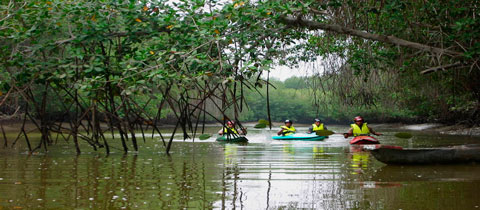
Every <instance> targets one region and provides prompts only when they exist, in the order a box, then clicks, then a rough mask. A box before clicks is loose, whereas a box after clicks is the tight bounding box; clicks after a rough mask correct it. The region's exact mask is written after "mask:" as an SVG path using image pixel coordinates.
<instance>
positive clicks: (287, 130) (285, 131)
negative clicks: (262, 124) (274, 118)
mask: <svg viewBox="0 0 480 210" xmlns="http://www.w3.org/2000/svg"><path fill="white" fill-rule="evenodd" d="M292 124H293V122H292V121H291V120H285V125H284V126H280V128H281V129H282V130H280V131H278V132H277V135H279V136H280V135H282V136H288V135H292V134H294V133H295V132H296V130H295V127H293V125H292Z"/></svg>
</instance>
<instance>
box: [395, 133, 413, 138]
mask: <svg viewBox="0 0 480 210" xmlns="http://www.w3.org/2000/svg"><path fill="white" fill-rule="evenodd" d="M395 137H397V138H402V139H409V138H412V134H411V133H406V132H400V133H396V134H395Z"/></svg>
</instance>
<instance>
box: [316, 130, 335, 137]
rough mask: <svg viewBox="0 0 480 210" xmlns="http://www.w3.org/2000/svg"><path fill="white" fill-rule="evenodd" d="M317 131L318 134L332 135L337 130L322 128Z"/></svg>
mask: <svg viewBox="0 0 480 210" xmlns="http://www.w3.org/2000/svg"><path fill="white" fill-rule="evenodd" d="M316 133H317V136H330V135H332V134H334V133H335V132H333V131H331V130H321V131H316Z"/></svg>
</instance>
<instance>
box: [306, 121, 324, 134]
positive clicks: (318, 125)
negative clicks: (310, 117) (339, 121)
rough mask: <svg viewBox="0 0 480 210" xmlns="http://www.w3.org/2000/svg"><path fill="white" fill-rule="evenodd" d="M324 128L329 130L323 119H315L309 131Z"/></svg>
mask: <svg viewBox="0 0 480 210" xmlns="http://www.w3.org/2000/svg"><path fill="white" fill-rule="evenodd" d="M323 130H328V129H327V126H325V125H323V123H322V121H321V120H320V119H318V118H317V119H315V123H314V124H312V127H310V128H309V129H308V133H313V132H317V131H323Z"/></svg>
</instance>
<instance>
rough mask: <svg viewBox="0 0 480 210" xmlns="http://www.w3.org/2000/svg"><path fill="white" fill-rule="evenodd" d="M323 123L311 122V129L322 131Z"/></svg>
mask: <svg viewBox="0 0 480 210" xmlns="http://www.w3.org/2000/svg"><path fill="white" fill-rule="evenodd" d="M323 130H324V129H323V123H320V125H319V126H317V125H316V124H312V131H323Z"/></svg>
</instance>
